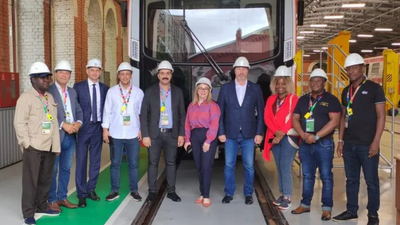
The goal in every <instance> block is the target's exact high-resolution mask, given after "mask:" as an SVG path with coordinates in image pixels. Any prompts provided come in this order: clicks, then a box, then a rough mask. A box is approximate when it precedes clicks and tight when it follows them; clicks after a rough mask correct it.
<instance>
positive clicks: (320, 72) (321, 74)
mask: <svg viewBox="0 0 400 225" xmlns="http://www.w3.org/2000/svg"><path fill="white" fill-rule="evenodd" d="M313 77H323V78H325V79H328V77H327V76H326V73H325V71H323V70H322V69H319V68H318V69H315V70H313V71H312V72H311V75H310V79H311V78H313Z"/></svg>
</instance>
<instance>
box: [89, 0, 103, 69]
mask: <svg viewBox="0 0 400 225" xmlns="http://www.w3.org/2000/svg"><path fill="white" fill-rule="evenodd" d="M100 7H103V6H101V5H99V4H98V2H97V1H96V0H91V1H90V3H89V11H88V19H87V20H88V21H87V24H88V28H89V29H88V59H92V58H98V59H100V60H101V59H102V56H103V51H102V50H103V35H104V34H103V18H101V11H100ZM103 64H104V63H103Z"/></svg>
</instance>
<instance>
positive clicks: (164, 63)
mask: <svg viewBox="0 0 400 225" xmlns="http://www.w3.org/2000/svg"><path fill="white" fill-rule="evenodd" d="M162 69H168V70H171V72H172V73H173V72H174V68H172V65H171V63H170V62H168V61H167V60H164V61H161V62H160V64H159V65H158V67H157V71H160V70H162Z"/></svg>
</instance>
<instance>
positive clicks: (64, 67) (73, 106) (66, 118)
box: [47, 60, 83, 212]
mask: <svg viewBox="0 0 400 225" xmlns="http://www.w3.org/2000/svg"><path fill="white" fill-rule="evenodd" d="M55 72H56V73H55V76H54V77H55V82H54V83H53V84H52V85H50V87H49V92H50V94H52V95H53V98H54V101H55V102H56V103H57V105H58V107H57V119H58V124H59V130H60V143H61V153H60V155H58V156H57V157H56V159H55V162H54V170H53V181H52V184H51V189H50V193H49V198H48V200H47V201H48V202H49V205H50V208H51V209H52V210H55V211H59V212H61V208H60V206H63V207H66V208H70V209H75V208H77V207H78V206H77V205H75V204H72V203H71V202H70V201H69V200H68V199H67V194H68V183H69V178H70V171H71V165H72V157H73V156H74V151H75V140H76V137H75V135H76V133H77V132H78V131H79V129H80V127H81V126H82V120H83V114H82V109H81V106H80V105H79V103H78V97H77V94H76V91H75V89H73V88H70V87H68V86H67V84H68V82H69V80H70V79H71V72H72V69H71V65H70V64H69V62H67V61H65V60H62V61H60V62H59V63H57V65H56V68H55ZM57 176H58V179H57Z"/></svg>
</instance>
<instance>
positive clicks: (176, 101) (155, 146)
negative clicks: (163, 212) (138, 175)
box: [140, 61, 185, 202]
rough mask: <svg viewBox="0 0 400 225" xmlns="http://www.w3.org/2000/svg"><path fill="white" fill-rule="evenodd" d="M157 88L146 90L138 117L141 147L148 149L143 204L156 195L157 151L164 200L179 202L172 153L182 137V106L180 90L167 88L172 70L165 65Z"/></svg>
mask: <svg viewBox="0 0 400 225" xmlns="http://www.w3.org/2000/svg"><path fill="white" fill-rule="evenodd" d="M157 71H158V74H157V77H158V80H159V81H160V82H159V83H158V84H154V85H152V86H150V87H149V88H147V90H146V92H145V94H144V98H143V104H142V109H141V113H140V120H141V124H140V125H141V128H142V136H143V144H144V145H145V146H146V147H147V148H149V165H148V183H149V195H148V197H147V200H150V201H154V200H155V199H156V197H157V196H156V191H157V182H156V181H157V173H158V163H159V161H160V155H161V150H163V151H164V159H165V165H166V171H167V182H168V185H167V192H168V194H167V197H168V198H169V199H171V200H172V201H174V202H180V201H181V198H180V197H179V196H178V195H177V194H176V192H175V178H176V162H175V161H176V153H177V147H182V146H183V144H184V136H185V103H184V98H183V94H182V90H181V89H179V88H178V87H176V86H175V85H172V84H171V79H172V73H173V72H174V69H173V68H172V65H171V63H170V62H168V61H162V62H161V63H160V64H159V65H158V68H157Z"/></svg>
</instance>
